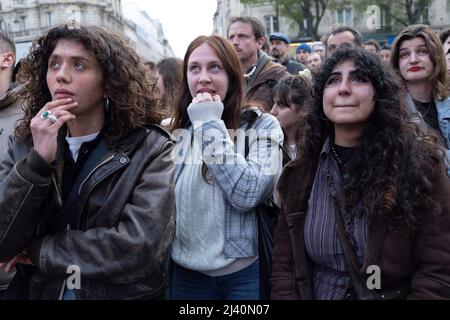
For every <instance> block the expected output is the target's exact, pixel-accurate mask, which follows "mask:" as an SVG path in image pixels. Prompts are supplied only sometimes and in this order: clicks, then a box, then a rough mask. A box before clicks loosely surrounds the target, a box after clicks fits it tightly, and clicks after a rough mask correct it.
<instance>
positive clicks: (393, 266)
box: [272, 48, 450, 299]
mask: <svg viewBox="0 0 450 320" xmlns="http://www.w3.org/2000/svg"><path fill="white" fill-rule="evenodd" d="M315 89H316V92H315V94H316V96H315V99H316V101H315V105H314V107H313V109H312V111H311V113H310V114H309V115H308V116H307V118H306V122H305V125H304V126H303V128H301V137H300V140H299V141H298V143H297V148H298V154H299V157H298V158H297V159H296V160H295V161H292V162H291V163H289V164H288V165H287V166H286V167H285V169H284V171H283V173H282V176H281V178H280V180H279V184H278V191H279V193H280V197H281V203H282V210H281V213H280V216H279V222H278V227H277V230H276V235H275V247H274V251H273V261H274V265H273V269H272V288H273V289H272V297H273V298H274V299H390V298H405V297H406V298H417V299H441V298H450V278H449V275H450V249H449V247H448V243H449V241H450V184H449V182H448V179H447V176H446V173H445V166H444V162H443V157H444V155H443V151H442V150H440V149H439V147H438V146H437V145H436V140H437V138H436V137H435V136H430V135H425V134H424V133H423V131H421V130H419V128H418V127H416V125H415V124H413V123H412V122H410V121H409V120H408V119H410V115H409V114H408V113H407V111H406V107H405V102H404V100H403V96H404V93H403V91H402V90H401V85H400V84H399V81H398V79H397V77H396V76H395V75H393V74H392V73H391V72H390V71H388V70H387V69H386V68H385V67H384V66H383V65H382V63H381V62H380V60H379V59H378V58H377V57H375V56H374V55H371V54H369V53H366V52H364V50H362V49H346V48H342V49H339V50H338V51H337V52H336V53H335V54H334V55H333V56H332V57H330V58H329V59H328V60H327V61H326V62H325V64H324V66H323V68H322V70H321V72H320V73H319V74H318V77H317V79H316V84H315Z"/></svg>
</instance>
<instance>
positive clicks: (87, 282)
mask: <svg viewBox="0 0 450 320" xmlns="http://www.w3.org/2000/svg"><path fill="white" fill-rule="evenodd" d="M173 146H174V143H173V140H172V139H171V136H170V135H169V134H168V133H167V132H166V131H164V130H163V129H161V128H160V127H158V126H150V127H149V129H140V130H136V131H135V132H133V133H132V134H130V135H128V136H127V137H124V138H123V139H122V141H120V143H119V144H118V146H116V147H115V148H114V150H112V149H108V150H107V152H106V154H105V156H104V157H102V160H101V161H99V163H98V164H97V165H96V166H95V168H94V169H93V170H92V171H91V172H90V173H89V175H88V176H87V178H86V179H85V180H84V181H83V183H82V184H81V186H80V189H79V196H78V198H77V203H76V212H77V217H78V228H77V230H69V231H66V232H58V233H54V234H46V232H45V229H46V226H48V223H49V221H50V220H51V219H52V217H53V216H54V215H55V214H56V213H57V212H58V210H59V209H60V208H61V205H62V203H61V200H60V199H61V198H60V188H59V187H58V181H59V178H58V176H59V173H58V171H59V170H58V166H56V167H54V168H52V170H50V172H49V173H48V174H46V173H45V172H44V171H42V169H40V168H42V166H43V165H45V164H46V163H45V162H44V163H43V161H44V160H43V159H42V158H41V157H40V156H39V154H37V153H36V152H35V151H34V150H33V149H32V146H31V142H28V143H24V142H20V141H19V140H16V139H14V138H11V139H10V141H9V149H8V152H7V153H6V154H5V155H4V157H3V158H2V160H1V161H0V261H5V260H7V259H9V258H11V257H13V256H15V255H16V254H18V253H20V252H22V251H23V250H24V249H27V251H28V256H29V257H30V259H31V261H32V262H33V264H34V265H35V267H33V268H32V269H31V270H30V269H29V268H24V267H23V266H20V267H19V272H17V274H18V275H16V277H21V276H22V277H23V276H24V275H25V274H26V275H27V276H29V279H28V280H26V281H27V283H28V284H29V286H28V289H29V291H28V295H26V298H30V299H58V298H61V296H62V293H63V291H64V290H63V289H64V288H65V286H64V284H65V279H66V278H67V276H68V275H69V274H68V267H69V266H71V265H76V266H78V267H79V268H80V273H81V289H79V290H76V298H77V299H141V298H155V297H158V298H159V297H161V294H162V293H163V291H164V288H165V286H166V284H167V281H168V270H167V263H166V262H167V257H168V253H169V248H170V244H171V241H172V239H173V234H174V224H175V222H174V221H175V200H174V192H173V182H172V181H173V172H174V167H175V165H174V162H173V160H172V157H171V151H172V148H173ZM93 152H95V151H93ZM25 269H27V272H23V271H24V270H25ZM13 282H14V280H13ZM11 286H12V285H11Z"/></svg>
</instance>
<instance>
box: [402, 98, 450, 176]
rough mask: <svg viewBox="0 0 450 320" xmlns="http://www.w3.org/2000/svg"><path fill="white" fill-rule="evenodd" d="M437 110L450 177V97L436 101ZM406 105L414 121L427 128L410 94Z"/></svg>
mask: <svg viewBox="0 0 450 320" xmlns="http://www.w3.org/2000/svg"><path fill="white" fill-rule="evenodd" d="M434 103H435V104H436V109H437V113H438V120H439V128H440V130H441V133H442V136H443V138H444V143H445V145H446V149H447V150H446V155H447V156H446V166H447V175H448V176H449V177H450V97H447V98H445V99H443V100H438V99H435V100H434ZM406 105H407V107H408V109H409V110H410V111H411V112H412V113H413V115H414V117H413V121H415V122H418V123H419V124H420V126H421V127H422V128H426V123H425V120H424V119H423V117H422V115H421V114H420V112H419V111H417V108H416V105H415V104H414V101H413V99H412V97H411V95H410V94H409V93H407V94H406Z"/></svg>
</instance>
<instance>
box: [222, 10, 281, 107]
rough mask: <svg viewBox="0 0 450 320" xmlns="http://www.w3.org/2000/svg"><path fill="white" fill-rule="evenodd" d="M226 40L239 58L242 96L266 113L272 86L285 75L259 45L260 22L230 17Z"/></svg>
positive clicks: (261, 42) (261, 39)
mask: <svg viewBox="0 0 450 320" xmlns="http://www.w3.org/2000/svg"><path fill="white" fill-rule="evenodd" d="M227 34H228V40H229V41H230V42H231V44H232V45H233V46H234V49H235V50H236V53H237V55H238V57H239V60H240V61H241V67H242V73H243V74H244V78H245V98H246V99H247V101H255V102H257V103H259V104H261V106H262V107H263V108H264V110H266V111H268V112H270V110H271V109H272V106H273V98H272V88H273V87H274V86H275V84H276V83H277V81H278V80H279V79H281V78H282V77H284V76H285V75H287V74H288V73H287V72H286V71H285V67H284V66H282V65H280V64H278V63H275V62H273V61H272V59H271V58H270V57H269V56H268V55H267V54H265V53H264V52H263V51H262V50H261V48H262V47H263V45H264V42H265V39H266V38H265V35H264V34H265V30H264V25H263V24H262V23H261V21H259V20H258V19H257V18H254V17H235V18H232V19H231V20H230V24H229V27H228V32H227Z"/></svg>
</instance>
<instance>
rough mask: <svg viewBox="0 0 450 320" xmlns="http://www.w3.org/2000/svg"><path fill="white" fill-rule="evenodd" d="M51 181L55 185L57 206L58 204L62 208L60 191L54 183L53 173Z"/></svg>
mask: <svg viewBox="0 0 450 320" xmlns="http://www.w3.org/2000/svg"><path fill="white" fill-rule="evenodd" d="M52 181H53V184H54V185H55V189H56V195H57V196H58V204H59V206H60V207H62V195H61V190H59V187H58V183H57V182H56V178H55V174H54V173H52Z"/></svg>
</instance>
